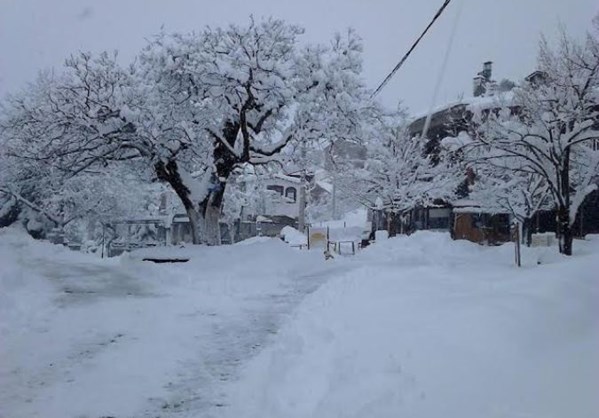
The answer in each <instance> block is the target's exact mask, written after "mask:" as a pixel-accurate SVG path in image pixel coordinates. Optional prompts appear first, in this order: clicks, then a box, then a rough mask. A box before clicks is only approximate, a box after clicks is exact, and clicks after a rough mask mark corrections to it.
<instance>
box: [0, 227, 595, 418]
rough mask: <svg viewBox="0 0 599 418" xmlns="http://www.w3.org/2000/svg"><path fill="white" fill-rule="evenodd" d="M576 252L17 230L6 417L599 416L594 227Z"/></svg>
mask: <svg viewBox="0 0 599 418" xmlns="http://www.w3.org/2000/svg"><path fill="white" fill-rule="evenodd" d="M574 251H575V255H574V256H573V257H564V256H561V255H559V254H558V253H557V250H556V248H542V247H538V248H523V262H524V265H523V267H522V268H520V269H518V268H516V267H514V266H513V246H512V245H511V244H506V245H504V246H500V247H483V246H479V245H476V244H473V243H470V242H466V241H452V240H451V239H450V238H449V236H448V234H444V233H432V232H417V233H415V234H413V235H411V236H410V237H396V238H391V239H389V240H384V241H380V242H377V243H376V245H371V246H369V247H367V248H366V249H364V250H361V251H360V252H359V253H358V254H357V255H356V256H354V257H336V258H335V259H333V260H328V261H325V260H324V257H323V256H322V252H321V251H319V250H318V251H317V250H315V251H297V250H295V249H292V248H290V247H289V246H288V245H286V244H285V243H284V242H282V241H281V240H279V239H263V238H260V239H251V240H246V241H244V242H242V243H239V244H237V245H232V246H223V247H208V246H187V247H183V248H177V247H172V248H153V249H147V250H143V251H135V252H134V253H132V254H130V255H124V256H122V257H120V258H113V259H104V260H102V259H98V258H95V257H92V256H89V255H85V254H80V253H76V252H71V251H69V250H67V249H65V248H64V247H60V246H53V245H50V244H47V243H42V242H37V241H34V240H32V239H31V238H29V237H27V236H26V235H25V234H24V233H22V232H20V231H18V230H15V229H6V228H5V229H2V230H0V338H1V341H2V344H0V359H2V361H0V417H7V418H21V417H23V418H24V417H27V418H35V417H44V418H54V417H56V418H58V417H60V418H71V417H73V418H75V417H76V418H80V417H89V418H99V417H106V416H113V417H119V418H121V417H157V416H160V417H172V416H177V417H195V416H201V417H221V418H227V417H248V418H251V417H261V418H262V417H264V418H268V417H285V418H293V417H323V418H331V417H374V418H377V417H396V416H405V417H411V418H419V417H422V418H424V417H440V416H447V417H457V416H459V417H462V418H470V417H473V418H474V417H476V418H479V417H490V418H494V417H498V418H499V417H526V418H552V417H565V416H568V417H570V416H571V417H576V418H587V417H588V418H591V417H595V416H596V412H597V407H598V405H597V401H596V393H597V390H598V389H599V354H598V353H599V317H597V315H596V312H597V310H598V308H599V277H598V276H597V274H596V272H597V271H598V270H599V257H598V256H597V254H598V253H599V237H596V236H593V237H591V238H590V239H589V240H587V241H575V243H574ZM145 256H160V257H171V256H172V257H179V258H181V257H187V258H189V262H187V263H178V264H153V263H149V262H142V261H140V259H141V258H143V257H145ZM539 261H540V264H539Z"/></svg>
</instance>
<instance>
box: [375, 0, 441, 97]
mask: <svg viewBox="0 0 599 418" xmlns="http://www.w3.org/2000/svg"><path fill="white" fill-rule="evenodd" d="M449 3H451V0H445V2H444V3H443V5H442V6H441V7H440V8H439V10H438V11H437V13H435V16H433V19H432V20H431V22H430V23H429V24H428V26H427V27H426V29H424V32H422V34H421V35H420V36H419V37H418V39H416V41H415V42H414V44H413V45H412V47H411V48H410V49H409V50H408V52H406V54H405V55H404V56H403V58H402V59H401V61H399V62H398V63H397V65H396V66H395V67H394V68H393V70H392V71H391V72H390V73H389V75H387V77H385V79H384V80H383V82H382V83H381V84H380V85H379V86H378V87H377V88H376V90H375V91H374V93H372V96H370V98H373V97H374V96H376V95H377V94H379V93H380V91H381V90H382V89H383V87H385V85H386V84H387V83H388V82H389V80H391V78H392V77H393V76H394V75H395V73H396V72H397V70H399V69H400V68H401V66H402V65H403V64H404V62H405V61H406V60H407V59H408V57H409V56H410V54H411V53H412V51H414V49H415V48H416V46H417V45H418V44H419V43H420V41H421V40H422V38H424V35H426V33H427V32H428V31H429V29H430V28H431V27H432V26H433V24H434V23H435V22H436V20H437V19H438V18H439V16H441V14H442V13H443V11H444V10H445V8H446V7H447V6H449Z"/></svg>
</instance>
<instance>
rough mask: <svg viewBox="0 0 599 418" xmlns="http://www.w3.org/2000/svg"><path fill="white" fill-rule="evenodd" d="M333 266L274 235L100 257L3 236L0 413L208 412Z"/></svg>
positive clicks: (49, 417) (37, 416)
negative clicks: (177, 259)
mask: <svg viewBox="0 0 599 418" xmlns="http://www.w3.org/2000/svg"><path fill="white" fill-rule="evenodd" d="M165 253H166V254H165ZM181 254H185V255H188V256H189V257H190V261H189V262H188V263H181V264H154V263H148V262H143V261H140V257H143V256H144V255H150V256H164V255H175V256H180V255H181ZM330 267H331V265H330V264H326V263H325V262H324V260H323V257H322V254H320V253H309V252H299V251H295V250H294V249H292V248H289V246H288V245H286V244H285V243H283V242H282V241H280V240H276V239H270V240H268V241H266V242H255V243H253V244H251V245H235V246H224V247H218V248H217V247H203V246H190V247H186V248H170V249H167V248H161V249H158V248H156V249H148V250H145V251H140V252H139V253H137V252H134V253H133V254H131V255H125V256H122V257H118V258H116V257H115V258H113V259H104V260H102V259H99V258H97V257H94V256H90V255H85V254H80V253H76V252H71V251H70V250H68V249H65V248H64V247H60V246H55V245H51V244H48V243H43V242H37V241H34V240H32V239H30V238H29V237H27V236H26V235H25V234H24V233H21V232H19V231H6V230H0V417H7V418H76V417H77V418H78V417H94V418H97V417H104V416H115V417H116V416H118V417H132V416H136V417H137V416H165V415H167V416H171V415H172V414H183V415H185V416H187V415H189V416H205V415H204V412H203V411H206V409H209V408H217V409H218V405H221V404H223V403H224V402H225V399H224V396H225V395H224V393H223V391H222V389H221V386H222V385H223V384H224V383H225V382H226V381H228V380H230V379H234V378H235V376H236V373H237V370H238V366H239V364H240V363H242V362H243V361H245V360H246V359H247V358H249V357H251V356H253V355H254V354H255V353H256V352H257V351H258V350H260V349H261V347H262V346H263V345H264V344H266V341H267V340H268V339H269V338H270V337H271V336H272V335H273V334H274V333H275V332H276V330H277V328H278V324H279V323H280V322H281V321H282V318H283V317H284V316H285V315H287V313H288V312H289V311H290V310H291V309H292V308H293V307H294V306H295V305H296V304H297V303H299V301H300V300H301V298H302V297H303V295H304V294H306V293H309V292H311V291H313V290H314V288H315V287H317V286H318V285H319V284H320V283H322V280H323V279H322V275H321V274H320V273H319V272H321V271H323V270H326V269H328V268H330ZM186 414H187V415H186Z"/></svg>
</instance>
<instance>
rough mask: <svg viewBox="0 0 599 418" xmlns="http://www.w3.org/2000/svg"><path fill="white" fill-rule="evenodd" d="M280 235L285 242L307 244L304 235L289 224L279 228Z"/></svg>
mask: <svg viewBox="0 0 599 418" xmlns="http://www.w3.org/2000/svg"><path fill="white" fill-rule="evenodd" d="M281 237H283V239H284V240H285V242H286V243H288V244H289V245H293V246H297V245H306V244H308V239H307V238H306V235H304V234H302V233H301V232H300V231H298V230H297V229H295V228H293V227H291V226H285V227H283V229H281Z"/></svg>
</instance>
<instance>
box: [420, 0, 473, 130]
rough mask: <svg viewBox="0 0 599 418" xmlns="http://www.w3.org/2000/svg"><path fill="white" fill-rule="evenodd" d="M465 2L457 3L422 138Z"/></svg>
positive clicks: (433, 106)
mask: <svg viewBox="0 0 599 418" xmlns="http://www.w3.org/2000/svg"><path fill="white" fill-rule="evenodd" d="M465 1H466V0H462V1H461V2H458V6H457V8H458V9H457V10H456V14H455V18H454V21H453V27H452V28H451V34H450V35H449V40H448V41H447V47H446V48H445V56H444V57H443V64H442V65H441V71H439V77H438V78H437V84H436V85H435V90H434V91H433V99H432V101H431V107H430V109H429V111H428V115H427V117H426V120H425V122H424V128H423V129H422V134H421V137H422V138H426V135H427V133H428V128H430V126H431V119H432V118H433V109H434V108H435V104H436V103H437V96H438V95H439V89H440V88H441V82H442V81H443V76H444V75H445V69H446V68H447V61H449V55H450V54H451V48H452V46H453V39H454V38H455V33H456V29H457V27H458V22H459V20H460V16H461V14H462V8H463V7H464V2H465Z"/></svg>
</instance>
